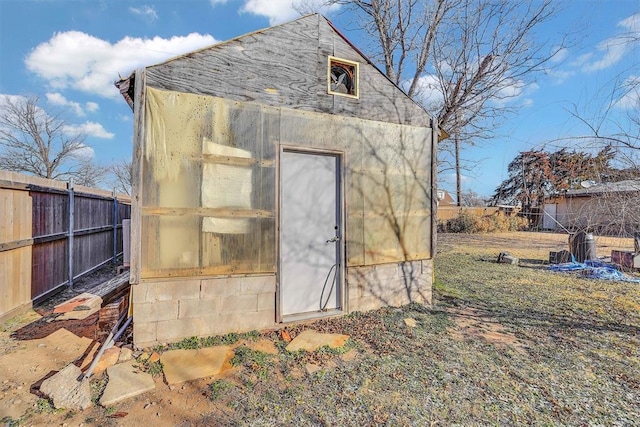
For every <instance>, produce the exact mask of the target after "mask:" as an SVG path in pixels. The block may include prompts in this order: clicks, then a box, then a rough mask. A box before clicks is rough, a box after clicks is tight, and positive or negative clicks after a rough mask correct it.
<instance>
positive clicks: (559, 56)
mask: <svg viewBox="0 0 640 427" xmlns="http://www.w3.org/2000/svg"><path fill="white" fill-rule="evenodd" d="M556 49H558V48H556ZM568 56H569V49H567V48H566V47H563V48H559V49H558V50H557V51H556V53H554V54H553V56H552V57H551V62H553V63H556V64H557V63H559V62H562V61H564V60H565V59H567V57H568Z"/></svg>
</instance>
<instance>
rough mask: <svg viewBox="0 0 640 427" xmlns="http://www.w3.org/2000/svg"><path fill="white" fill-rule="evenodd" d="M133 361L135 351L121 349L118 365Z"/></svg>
mask: <svg viewBox="0 0 640 427" xmlns="http://www.w3.org/2000/svg"><path fill="white" fill-rule="evenodd" d="M131 359H133V351H131V349H130V348H128V347H121V348H120V355H119V356H118V363H123V362H128V361H129V360H131Z"/></svg>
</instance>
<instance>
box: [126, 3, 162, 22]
mask: <svg viewBox="0 0 640 427" xmlns="http://www.w3.org/2000/svg"><path fill="white" fill-rule="evenodd" d="M129 12H131V13H133V14H134V15H139V16H142V17H143V18H144V19H146V20H147V21H149V22H153V21H155V20H156V19H158V14H157V13H156V10H155V9H154V8H153V7H152V6H147V5H145V6H141V7H130V8H129Z"/></svg>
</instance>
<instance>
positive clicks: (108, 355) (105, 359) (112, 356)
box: [91, 347, 120, 376]
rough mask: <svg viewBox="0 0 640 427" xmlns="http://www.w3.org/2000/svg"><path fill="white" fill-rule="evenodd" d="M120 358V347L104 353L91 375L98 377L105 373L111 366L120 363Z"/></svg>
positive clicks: (109, 349)
mask: <svg viewBox="0 0 640 427" xmlns="http://www.w3.org/2000/svg"><path fill="white" fill-rule="evenodd" d="M119 357H120V349H119V348H118V347H111V348H108V349H106V350H105V351H104V353H102V356H101V357H100V360H99V361H98V363H96V366H95V368H93V372H92V374H91V375H95V376H98V375H100V374H101V373H103V372H104V371H105V370H106V369H107V368H109V367H110V366H113V365H115V364H116V363H118V358H119Z"/></svg>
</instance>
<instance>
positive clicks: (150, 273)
mask: <svg viewBox="0 0 640 427" xmlns="http://www.w3.org/2000/svg"><path fill="white" fill-rule="evenodd" d="M237 270H247V268H246V266H237V268H234V267H231V266H228V265H224V266H215V267H193V268H165V269H161V270H145V271H142V276H143V277H144V279H145V281H146V280H147V279H161V278H175V277H181V278H187V277H195V276H225V277H226V276H233V275H236V276H242V277H244V276H251V275H258V276H262V275H273V271H267V270H265V271H254V272H252V273H246V274H245V273H243V274H240V275H239V274H238V272H237Z"/></svg>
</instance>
